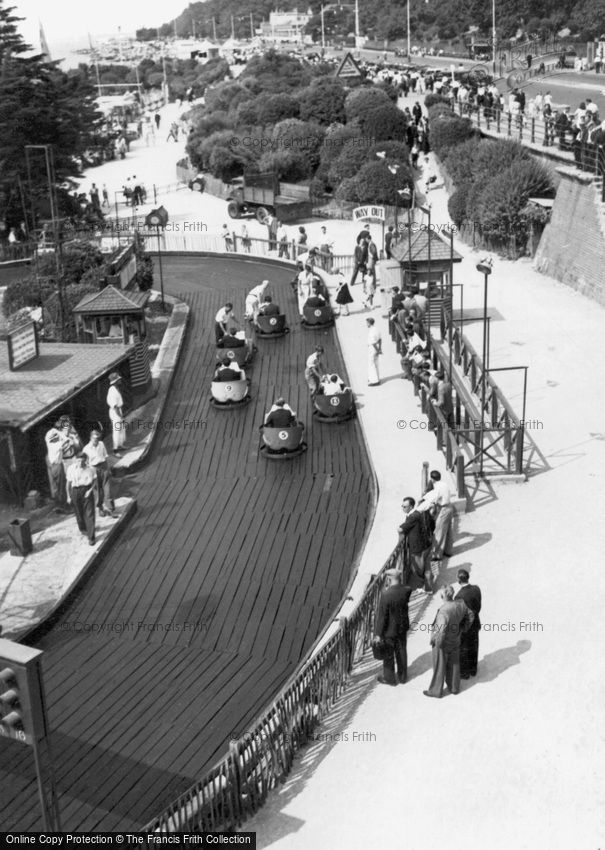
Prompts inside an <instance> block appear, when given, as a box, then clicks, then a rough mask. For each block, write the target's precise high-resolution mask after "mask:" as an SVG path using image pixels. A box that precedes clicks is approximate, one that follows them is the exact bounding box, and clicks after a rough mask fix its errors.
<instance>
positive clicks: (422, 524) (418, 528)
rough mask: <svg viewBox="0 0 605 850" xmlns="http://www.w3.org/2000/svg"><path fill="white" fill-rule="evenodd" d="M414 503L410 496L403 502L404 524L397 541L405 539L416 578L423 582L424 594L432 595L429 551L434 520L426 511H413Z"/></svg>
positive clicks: (431, 545)
mask: <svg viewBox="0 0 605 850" xmlns="http://www.w3.org/2000/svg"><path fill="white" fill-rule="evenodd" d="M415 506H416V501H415V499H413V498H412V497H411V496H406V498H405V499H404V500H403V504H402V508H403V510H404V511H405V514H406V518H405V522H404V523H403V524H402V525H400V526H399V539H401V538H402V537H405V538H406V540H407V543H408V549H409V552H410V559H411V562H412V569H413V570H414V572H415V573H416V575H417V576H418V578H420V579H423V580H424V592H425V593H433V573H432V570H431V549H432V547H433V531H434V529H435V520H434V519H433V517H432V516H431V514H430V513H429V512H428V511H425V512H424V513H420V512H419V511H417V510H415Z"/></svg>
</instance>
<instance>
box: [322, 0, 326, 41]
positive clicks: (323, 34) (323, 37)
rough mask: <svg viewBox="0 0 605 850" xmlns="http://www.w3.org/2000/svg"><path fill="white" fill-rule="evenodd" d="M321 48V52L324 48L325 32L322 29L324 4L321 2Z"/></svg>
mask: <svg viewBox="0 0 605 850" xmlns="http://www.w3.org/2000/svg"><path fill="white" fill-rule="evenodd" d="M321 49H322V52H323V51H325V49H326V33H325V30H324V4H323V3H322V4H321Z"/></svg>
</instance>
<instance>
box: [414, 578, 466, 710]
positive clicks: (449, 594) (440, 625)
mask: <svg viewBox="0 0 605 850" xmlns="http://www.w3.org/2000/svg"><path fill="white" fill-rule="evenodd" d="M441 597H442V599H443V605H442V606H441V608H440V609H439V610H438V611H437V616H436V617H435V620H434V622H433V625H432V627H431V647H432V649H433V678H432V679H431V684H430V685H429V689H428V691H423V692H422V693H423V694H424V695H425V697H437V698H439V699H440V698H441V697H442V696H443V684H444V682H445V684H446V685H447V686H448V688H449V691H450V693H451V694H458V693H460V636H461V634H462V633H463V632H465V631H466V630H467V629H468V628H469V626H470V624H471V623H472V621H473V614H472V612H471V611H470V610H469V609H468V608H467V607H466V604H465V602H464V601H463V600H462V599H457V600H456V601H455V602H454V588H453V587H452V586H451V584H448V585H446V586H445V587H444V588H443V590H442V591H441Z"/></svg>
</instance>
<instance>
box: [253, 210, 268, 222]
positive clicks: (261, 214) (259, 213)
mask: <svg viewBox="0 0 605 850" xmlns="http://www.w3.org/2000/svg"><path fill="white" fill-rule="evenodd" d="M268 218H269V210H268V209H267V207H258V209H257V210H256V220H257V221H258V222H259V223H260V224H266V223H267V219H268Z"/></svg>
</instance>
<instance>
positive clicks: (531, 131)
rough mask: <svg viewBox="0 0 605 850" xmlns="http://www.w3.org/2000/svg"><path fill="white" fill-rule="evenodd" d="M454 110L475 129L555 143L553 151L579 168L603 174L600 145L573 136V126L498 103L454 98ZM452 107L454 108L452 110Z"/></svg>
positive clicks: (550, 145) (525, 140) (544, 144)
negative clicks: (481, 103) (485, 104)
mask: <svg viewBox="0 0 605 850" xmlns="http://www.w3.org/2000/svg"><path fill="white" fill-rule="evenodd" d="M457 106H458V114H459V115H460V116H462V117H465V118H469V119H470V120H471V121H472V123H473V124H474V125H475V126H476V127H477V128H478V129H479V130H485V131H487V132H489V133H495V134H496V135H498V136H502V137H505V138H512V139H516V140H517V141H519V142H521V143H522V144H527V145H535V146H536V145H541V146H542V147H543V148H554V147H555V145H556V146H557V155H558V156H560V157H561V158H562V159H565V160H566V161H568V162H569V163H570V164H574V165H575V166H576V167H577V168H578V169H579V170H580V171H587V172H589V173H591V174H595V175H599V176H603V174H604V173H605V171H604V163H603V157H602V154H603V145H596V144H592V143H590V142H589V141H588V140H587V139H577V134H578V130H577V128H566V129H564V130H563V129H560V128H558V127H557V125H556V124H555V122H554V119H552V118H551V119H544V116H542V117H536V116H533V117H532V116H527V115H525V114H524V113H522V112H519V113H516V114H513V113H512V112H509V111H507V110H502V109H500V108H498V107H481V106H477V105H476V104H473V103H468V102H465V103H460V102H458V104H457ZM455 111H456V110H455V109H454V112H455Z"/></svg>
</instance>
